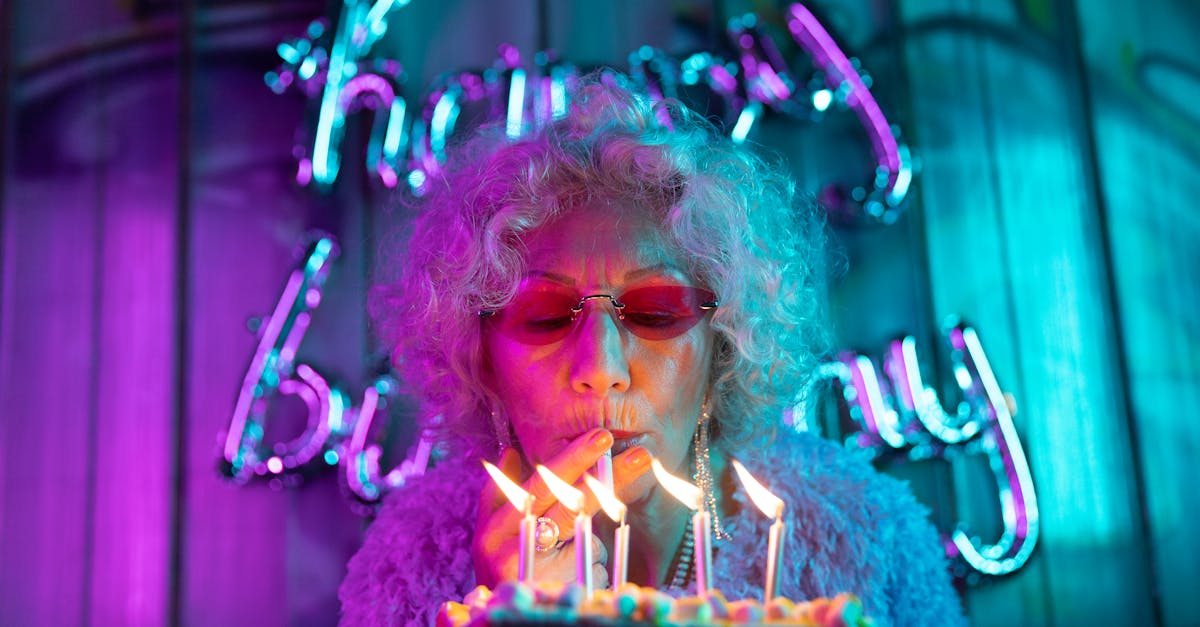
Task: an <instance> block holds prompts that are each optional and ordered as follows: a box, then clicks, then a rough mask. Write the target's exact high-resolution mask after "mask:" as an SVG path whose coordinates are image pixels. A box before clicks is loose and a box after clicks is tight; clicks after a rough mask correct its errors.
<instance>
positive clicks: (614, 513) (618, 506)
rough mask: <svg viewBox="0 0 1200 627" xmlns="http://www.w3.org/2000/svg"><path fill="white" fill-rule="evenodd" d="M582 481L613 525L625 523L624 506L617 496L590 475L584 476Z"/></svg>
mask: <svg viewBox="0 0 1200 627" xmlns="http://www.w3.org/2000/svg"><path fill="white" fill-rule="evenodd" d="M583 480H584V482H585V483H587V486H588V487H589V488H591V490H592V494H595V495H596V500H598V501H600V507H601V508H603V509H604V513H605V514H608V517H609V518H611V519H612V520H613V522H615V523H623V522H625V504H624V503H622V502H621V501H619V500H618V499H617V495H616V494H613V491H612V490H610V489H608V486H606V485H604V482H603V481H600V480H599V479H596V478H595V477H593V476H591V475H584V476H583Z"/></svg>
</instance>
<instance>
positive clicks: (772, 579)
mask: <svg viewBox="0 0 1200 627" xmlns="http://www.w3.org/2000/svg"><path fill="white" fill-rule="evenodd" d="M786 529H787V524H786V523H784V522H783V508H782V507H780V508H779V515H778V516H776V517H775V523H774V524H772V525H771V530H770V532H769V534H770V535H768V537H767V581H766V585H764V586H763V603H766V602H768V601H770V600H771V599H773V598H775V595H776V594H779V572H780V569H779V567H780V566H781V564H780V560H781V559H782V558H783V540H784V538H785V537H786V536H785V535H784V534H785V533H786Z"/></svg>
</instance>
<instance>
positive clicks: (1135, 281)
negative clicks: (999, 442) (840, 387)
mask: <svg viewBox="0 0 1200 627" xmlns="http://www.w3.org/2000/svg"><path fill="white" fill-rule="evenodd" d="M335 4H336V3H335ZM780 6H782V5H781V4H777V3H772V2H766V1H760V2H749V1H746V2H735V1H727V2H721V3H716V4H714V3H711V2H708V1H707V0H705V1H699V0H697V1H696V2H693V3H674V4H668V3H639V2H633V1H632V0H625V1H622V2H596V1H594V0H593V1H585V0H572V1H569V2H553V3H547V5H546V7H545V10H544V11H539V9H538V5H536V4H535V3H532V2H524V1H521V0H505V1H504V2H499V3H483V2H472V1H468V0H460V1H457V2H441V3H433V2H424V1H422V0H416V1H414V2H413V3H412V4H411V5H409V6H407V7H404V8H403V9H401V10H398V11H397V12H395V13H393V17H392V22H391V30H390V32H389V35H388V38H387V39H386V40H385V41H384V42H381V45H380V48H381V52H382V53H384V54H386V55H388V56H392V57H394V58H397V59H399V60H400V61H401V62H403V63H404V64H405V66H406V69H407V70H408V72H409V75H410V82H409V86H410V88H412V89H413V90H414V92H420V87H421V86H423V85H426V84H428V82H429V81H430V80H431V79H432V77H433V76H434V75H436V74H437V73H438V72H440V71H443V70H448V69H454V68H480V67H483V66H486V65H489V64H490V63H491V61H492V59H493V58H494V57H495V50H496V46H497V45H498V44H499V43H501V42H511V43H513V44H515V45H517V46H518V47H519V48H520V49H521V51H522V53H524V54H525V55H526V57H529V56H531V55H532V53H533V52H534V51H536V50H537V49H538V47H539V46H540V45H542V44H543V43H544V44H547V45H550V46H552V47H555V48H557V49H559V50H560V51H561V52H562V55H563V57H564V58H566V59H569V60H571V61H574V62H576V63H578V64H580V65H592V64H599V63H606V64H610V65H614V66H616V67H620V68H624V67H627V63H626V55H627V54H628V52H630V51H632V50H633V49H635V48H636V47H637V46H639V45H641V44H642V43H650V44H652V45H657V46H661V47H663V48H666V49H672V46H673V45H674V46H678V45H680V44H679V43H678V42H679V41H680V39H679V37H678V34H679V33H678V31H677V30H672V28H671V23H672V19H673V15H674V13H673V12H676V11H685V12H689V13H692V14H694V15H696V16H699V17H700V18H703V19H711V18H712V17H713V16H714V15H715V16H716V18H717V19H718V20H722V19H724V18H725V17H728V16H731V15H736V14H738V13H740V12H742V11H749V10H754V11H756V12H759V13H760V14H761V15H764V16H768V17H769V16H771V15H777V14H778V8H779V7H780ZM809 6H811V7H813V8H814V10H817V12H818V13H819V14H820V15H821V17H823V18H824V19H825V21H826V25H827V26H828V27H829V28H830V29H831V30H832V31H833V32H834V33H835V35H836V36H837V38H838V40H839V42H841V43H842V44H843V45H845V46H846V48H847V49H849V50H850V51H851V52H853V53H857V54H858V55H859V56H860V57H861V58H862V59H863V62H864V65H865V67H867V68H868V69H869V70H870V71H871V74H872V76H873V77H874V84H875V88H874V89H875V92H876V94H877V95H878V97H879V99H880V101H881V103H882V104H883V107H884V109H885V111H887V112H888V113H889V114H890V115H891V116H892V118H893V119H894V120H895V121H897V122H898V123H899V124H901V126H902V127H903V129H904V132H905V137H906V139H907V140H908V141H909V143H910V144H911V145H912V146H913V148H914V150H915V151H916V153H917V154H918V157H919V160H920V166H921V172H920V174H919V176H918V178H917V182H916V183H917V185H916V188H915V191H914V192H913V196H912V204H911V206H910V208H909V210H908V212H907V214H906V215H905V216H904V217H902V218H901V220H900V221H899V222H898V223H896V224H894V225H891V226H889V227H875V228H866V229H863V228H844V227H839V228H838V229H837V230H836V233H835V237H836V243H837V245H838V246H839V248H840V250H841V254H842V255H843V256H844V258H845V260H846V262H847V270H846V271H845V272H844V273H843V274H841V275H840V276H839V277H838V278H837V279H836V282H835V286H834V293H833V296H834V303H835V309H834V313H835V317H836V325H837V331H838V334H839V338H840V342H841V343H842V345H844V346H846V347H852V348H856V349H859V350H862V351H863V352H866V353H875V354H879V353H881V352H882V349H883V346H884V343H885V342H886V341H887V340H889V339H891V338H892V337H893V336H894V335H895V334H897V333H911V334H913V335H915V336H916V337H917V338H918V341H919V344H920V351H921V352H922V354H924V355H929V356H930V358H929V362H928V368H929V370H928V371H927V373H926V374H927V376H929V377H933V376H935V375H936V376H939V377H940V378H942V379H946V377H947V373H945V372H937V371H936V368H937V366H938V364H939V363H941V362H942V361H944V359H941V358H938V357H936V355H937V354H938V353H939V351H940V350H942V349H941V342H942V340H941V339H940V337H939V334H938V328H939V325H940V324H941V322H942V320H943V319H944V318H945V317H946V316H950V315H961V316H963V317H964V318H966V319H967V320H969V321H970V322H971V323H972V324H974V326H975V327H976V328H977V329H978V330H979V332H980V334H981V336H982V339H983V341H984V344H985V346H986V348H987V351H988V354H989V357H990V358H991V361H992V365H993V367H994V369H995V371H996V373H997V376H998V378H999V379H1000V382H1001V384H1002V385H1003V386H1004V388H1005V389H1006V390H1008V391H1010V392H1012V393H1013V395H1014V397H1015V398H1016V400H1017V403H1018V406H1019V412H1018V414H1017V416H1016V422H1017V428H1018V431H1019V433H1020V435H1021V438H1022V440H1023V442H1024V443H1025V446H1026V451H1027V453H1028V456H1029V459H1030V464H1031V466H1032V471H1033V474H1034V479H1035V482H1036V486H1037V490H1038V496H1039V499H1040V504H1041V525H1042V536H1041V540H1040V546H1039V548H1038V550H1037V552H1036V553H1035V555H1034V556H1033V558H1032V559H1031V561H1030V562H1029V564H1028V565H1027V566H1026V567H1025V568H1024V569H1022V570H1021V571H1019V572H1018V573H1017V574H1015V575H1012V576H1009V577H1005V578H1002V579H1000V580H997V581H992V582H986V583H984V584H982V585H977V586H972V587H970V588H969V589H967V591H966V593H965V599H966V606H967V608H968V611H969V612H970V614H971V617H972V620H973V622H974V623H975V624H977V625H1010V624H1028V625H1076V624H1089V623H1093V624H1156V623H1157V624H1164V625H1178V626H1183V625H1196V624H1200V602H1198V601H1197V600H1196V599H1195V596H1194V593H1193V592H1192V590H1193V589H1194V588H1195V587H1196V586H1197V585H1200V549H1198V548H1197V544H1196V543H1195V542H1194V540H1193V538H1192V537H1191V534H1190V533H1189V532H1188V529H1189V528H1190V524H1189V523H1190V522H1191V521H1193V520H1197V519H1200V498H1197V496H1196V493H1197V490H1196V489H1195V488H1194V486H1192V484H1191V478H1190V474H1191V473H1190V466H1191V464H1192V463H1193V461H1194V460H1195V459H1196V458H1197V451H1198V450H1200V426H1197V425H1198V423H1197V422H1196V421H1194V420H1191V419H1190V418H1189V412H1190V408H1191V407H1193V406H1196V405H1198V404H1200V315H1198V314H1197V313H1196V303H1198V302H1200V294H1198V291H1200V279H1198V277H1197V268H1200V252H1198V251H1200V219H1197V217H1196V215H1197V214H1196V212H1195V211H1194V210H1193V209H1192V208H1191V206H1190V205H1191V203H1190V201H1191V200H1192V199H1194V198H1196V197H1198V196H1200V168H1198V167H1197V165H1198V164H1200V116H1198V115H1197V114H1196V113H1195V111H1194V106H1193V105H1192V103H1194V102H1195V101H1196V100H1197V98H1200V63H1198V62H1197V61H1196V60H1197V59H1200V44H1197V43H1195V40H1196V38H1195V37H1194V36H1193V34H1194V33H1195V32H1200V7H1197V6H1196V5H1195V4H1194V3H1191V2H1187V1H1186V0H1154V1H1152V2H1136V1H1135V0H1116V1H1113V2H1107V3H1104V8H1103V10H1101V9H1100V7H1099V5H1095V4H1094V3H1084V2H1078V1H1071V0H1040V1H1039V0H1006V1H1002V2H985V1H983V0H903V1H897V2H878V1H871V0H853V1H851V2H812V3H810V4H809ZM327 10H329V8H328V7H327V6H325V3H317V2H311V1H308V0H296V1H294V2H279V3H250V2H232V1H230V2H221V3H200V2H187V3H182V4H181V3H177V2H170V1H167V0H161V1H158V0H144V1H142V2H132V3H130V2H123V3H113V2H102V1H100V0H91V1H89V2H84V3H77V2H69V1H67V0H48V1H43V2H32V1H31V0H9V1H8V2H5V3H3V4H0V27H2V28H3V30H2V32H4V33H6V34H8V36H6V37H4V38H0V54H2V55H3V57H2V58H0V116H2V117H3V128H4V133H3V141H2V143H0V247H2V249H0V624H5V625H8V624H13V625H43V624H98V625H116V624H121V625H143V624H145V625H158V624H195V625H207V624H230V625H277V624H278V625H283V624H288V625H291V624H297V625H308V624H329V623H331V622H333V621H334V619H335V617H336V610H337V603H336V596H335V590H336V586H337V584H338V582H339V581H340V579H341V576H342V569H343V565H344V563H345V560H346V559H347V558H348V556H349V555H350V554H351V553H352V552H353V550H354V548H355V547H356V545H357V543H358V541H359V538H360V533H361V529H362V526H363V524H364V523H363V520H362V519H361V518H360V517H359V516H357V515H356V514H355V513H353V512H352V511H351V509H350V507H349V506H348V505H347V502H346V500H345V498H344V496H343V495H342V494H341V493H340V490H339V486H338V485H337V482H336V480H335V479H334V478H333V477H332V476H331V475H325V476H323V477H320V478H317V479H316V480H313V481H309V482H307V483H306V484H305V485H303V486H301V487H298V488H290V489H273V488H272V487H270V486H268V485H259V484H252V485H248V486H243V487H237V486H233V485H231V484H230V483H228V482H225V481H224V480H222V479H221V478H220V477H219V475H218V473H217V471H216V468H217V463H216V460H217V459H218V442H219V436H220V434H221V433H222V432H223V431H224V430H225V429H226V428H227V426H228V421H229V417H230V413H231V411H232V407H233V402H234V400H235V397H236V394H237V391H238V388H239V385H240V383H241V377H242V374H243V373H244V371H245V368H246V367H247V365H248V363H249V360H250V357H251V355H252V351H253V349H254V345H255V338H254V335H253V334H252V333H251V332H250V331H249V330H248V329H247V321H248V320H249V319H250V318H253V317H256V316H262V315H265V314H267V313H268V312H269V310H270V308H271V307H272V306H273V304H274V302H275V299H276V298H277V297H278V294H279V291H280V290H281V289H282V286H283V282H284V279H285V278H286V275H287V273H288V272H289V271H290V269H291V268H292V267H293V265H294V263H295V253H296V246H297V244H298V242H299V241H300V240H301V238H302V237H303V235H304V233H305V232H306V231H308V230H310V229H314V228H320V229H324V230H326V231H328V232H331V233H333V234H335V235H336V236H337V237H338V238H339V239H340V240H341V242H342V255H341V257H340V258H339V260H338V261H337V262H336V265H335V270H334V274H333V275H332V276H331V277H330V280H329V282H328V288H327V291H326V297H325V300H324V304H322V306H321V307H320V309H319V311H318V313H317V315H316V316H315V318H314V327H313V329H312V330H311V331H310V333H309V339H308V340H307V341H306V342H305V344H304V348H303V350H302V357H303V358H304V359H305V360H307V361H309V362H310V363H312V364H313V365H315V366H317V367H318V368H319V369H320V370H321V371H322V372H323V373H324V374H325V375H326V376H328V377H330V378H332V379H335V380H337V381H338V382H339V383H341V384H343V385H344V386H345V388H346V389H348V390H351V391H352V394H353V392H354V391H357V390H361V389H362V386H363V385H364V384H365V382H366V378H367V376H368V375H369V374H370V371H371V366H372V364H373V363H374V360H375V357H374V354H375V351H376V350H377V347H376V346H375V345H374V344H373V342H372V340H371V337H370V334H369V331H368V329H367V327H366V322H365V315H364V302H365V298H366V297H365V294H366V291H367V285H368V284H369V276H370V275H371V273H372V268H374V267H375V266H376V264H378V263H383V262H382V261H379V258H378V257H377V255H376V248H377V246H378V245H379V242H380V241H381V240H382V239H383V236H382V235H381V234H382V233H386V232H388V231H389V230H390V229H392V228H394V226H395V224H396V223H398V222H399V221H400V220H401V219H402V217H403V216H402V215H401V214H400V213H399V212H397V211H395V210H390V209H388V208H387V205H388V203H387V195H386V194H385V193H383V192H382V191H381V190H380V189H379V188H378V187H377V186H373V185H371V184H369V182H367V180H366V179H367V177H366V176H365V175H364V174H363V172H362V170H361V166H359V165H357V164H358V161H356V159H355V158H354V157H355V156H356V154H355V155H351V156H349V157H348V158H347V159H346V170H345V171H344V172H343V175H342V178H341V181H340V183H339V184H338V186H337V187H336V188H335V189H334V190H333V192H332V193H330V194H326V195H322V194H316V193H313V192H312V191H310V190H307V189H302V188H300V187H298V186H297V185H296V184H295V182H294V180H293V173H294V170H293V169H294V163H293V161H292V156H291V148H292V143H293V139H294V138H295V137H296V133H297V130H298V129H302V128H305V115H306V112H305V108H304V102H303V100H302V99H301V98H300V97H299V96H298V95H296V94H290V95H285V96H277V95H274V94H272V93H271V92H270V91H269V90H267V89H266V88H265V86H264V85H263V83H262V74H263V72H264V71H266V70H269V69H272V68H273V67H274V66H275V65H276V64H277V62H278V61H277V57H275V56H274V52H273V51H274V46H275V44H276V43H277V42H278V41H281V40H283V39H285V38H288V37H294V36H297V35H298V34H299V33H300V32H301V31H302V30H303V28H304V27H305V25H306V24H307V22H308V21H309V20H310V19H312V18H314V17H318V16H320V15H323V14H326V11H327ZM57 16H68V17H69V19H58V17H57ZM540 17H544V18H545V25H544V28H539V27H538V23H539V18H540ZM701 30H703V29H701ZM798 62H803V63H807V61H806V60H803V59H799V60H798ZM417 95H419V94H418V93H413V94H410V97H414V98H415V97H416V96H417ZM752 139H753V140H756V141H760V142H762V143H764V144H767V145H769V146H771V147H772V148H774V149H776V150H779V151H781V152H783V153H784V154H785V155H787V157H788V158H789V160H790V162H791V163H792V164H793V167H794V168H795V171H796V174H797V177H798V178H799V179H800V180H801V181H802V183H803V184H805V185H808V186H810V187H814V186H816V185H817V184H819V183H820V182H823V181H824V180H825V179H827V178H828V177H829V176H832V175H834V171H836V173H837V174H839V175H840V174H841V172H842V171H844V170H849V171H854V170H853V168H840V167H836V166H834V167H831V166H830V164H829V161H830V159H829V157H828V155H829V154H831V153H834V154H839V155H840V154H841V150H837V149H831V148H830V146H839V147H840V146H845V145H850V144H853V143H854V142H860V141H861V136H859V135H857V134H856V132H855V130H854V128H853V124H847V123H846V122H845V121H844V120H843V119H841V118H837V117H833V118H831V119H830V120H829V121H828V122H826V123H824V124H822V125H818V126H811V125H801V124H799V123H796V122H794V121H787V120H782V119H771V120H768V121H767V122H765V123H764V125H763V126H762V127H761V128H760V129H759V131H758V132H757V133H756V134H755V135H753V136H752ZM359 140H361V138H358V139H357V140H356V137H355V135H354V132H353V131H352V132H351V136H350V138H349V140H348V141H349V144H350V146H351V147H353V146H356V145H359V144H356V141H359ZM947 381H948V379H947ZM960 466H961V464H960ZM892 470H895V471H897V472H900V473H904V474H905V475H906V476H908V475H910V474H912V476H915V477H916V479H914V481H915V482H916V487H918V489H919V493H920V494H921V495H922V497H923V498H926V499H927V500H928V501H929V502H930V504H931V506H933V507H934V508H935V512H936V515H937V516H938V520H939V522H942V523H951V524H952V522H953V521H954V520H956V518H955V515H956V514H957V513H960V512H956V511H955V507H956V504H960V505H962V504H967V503H970V502H972V501H974V500H978V498H979V496H978V494H980V493H981V491H986V490H989V489H993V488H991V487H990V486H988V485H980V481H979V479H980V475H979V474H977V473H976V474H972V473H971V472H969V471H967V470H966V469H964V468H961V467H954V466H951V467H950V469H949V470H947V469H946V468H945V467H939V468H937V469H934V470H932V471H931V472H928V473H926V472H923V471H922V469H919V468H918V469H916V471H917V472H916V473H912V472H911V471H912V470H913V469H905V468H897V469H892ZM931 477H932V478H933V479H931ZM931 481H936V482H937V484H936V485H931V483H930V482H931ZM984 483H985V484H986V482H984ZM972 522H973V524H976V523H977V524H978V525H979V526H981V527H985V528H986V526H987V524H988V523H987V522H986V521H972ZM993 526H994V523H993Z"/></svg>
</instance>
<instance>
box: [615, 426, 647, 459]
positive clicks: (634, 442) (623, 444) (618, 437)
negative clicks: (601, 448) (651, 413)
mask: <svg viewBox="0 0 1200 627" xmlns="http://www.w3.org/2000/svg"><path fill="white" fill-rule="evenodd" d="M611 433H612V436H613V446H612V454H613V455H620V454H621V453H624V452H625V451H627V450H629V449H631V448H633V447H635V446H642V445H643V444H644V443H645V441H646V434H645V433H638V432H634V431H612V432H611Z"/></svg>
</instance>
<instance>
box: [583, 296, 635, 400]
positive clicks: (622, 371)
mask: <svg viewBox="0 0 1200 627" xmlns="http://www.w3.org/2000/svg"><path fill="white" fill-rule="evenodd" d="M579 315H580V316H581V319H580V320H579V322H578V323H577V324H578V325H579V326H578V328H577V329H575V333H574V335H575V342H574V344H573V345H572V347H571V348H572V350H574V355H572V356H571V372H570V377H571V388H572V389H574V390H575V391H576V392H579V393H581V394H582V393H588V392H592V393H600V394H605V393H608V392H610V391H617V392H624V391H625V390H628V389H629V362H628V360H627V359H626V357H625V346H624V344H623V342H622V338H621V329H620V327H618V326H617V325H618V322H617V318H616V313H615V311H613V308H612V306H611V304H610V303H609V301H591V302H589V303H586V304H585V305H584V309H583V311H582V312H580V313H579Z"/></svg>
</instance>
